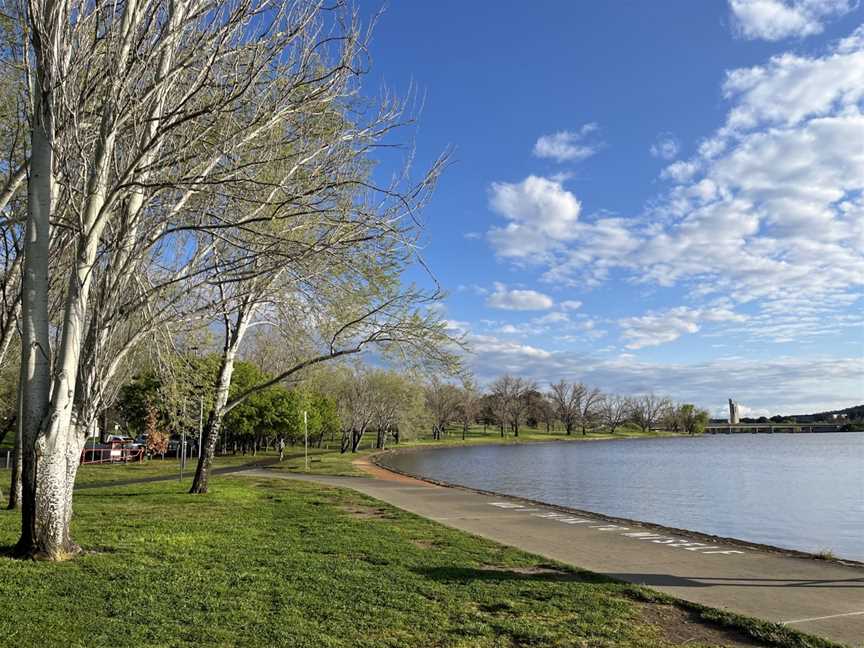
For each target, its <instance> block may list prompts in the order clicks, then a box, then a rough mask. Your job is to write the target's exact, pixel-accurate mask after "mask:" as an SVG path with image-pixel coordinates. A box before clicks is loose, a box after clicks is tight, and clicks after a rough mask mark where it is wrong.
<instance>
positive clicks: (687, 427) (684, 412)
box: [678, 403, 709, 435]
mask: <svg viewBox="0 0 864 648" xmlns="http://www.w3.org/2000/svg"><path fill="white" fill-rule="evenodd" d="M678 416H679V418H680V421H681V427H682V428H683V430H684V431H685V432H686V433H687V434H691V435H692V434H702V432H704V431H705V426H706V425H708V420H709V418H708V412H707V410H704V409H699V408H697V407H696V406H695V405H692V404H690V403H685V404H683V405H681V406H679V407H678Z"/></svg>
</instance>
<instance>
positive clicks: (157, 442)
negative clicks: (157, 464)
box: [144, 405, 168, 458]
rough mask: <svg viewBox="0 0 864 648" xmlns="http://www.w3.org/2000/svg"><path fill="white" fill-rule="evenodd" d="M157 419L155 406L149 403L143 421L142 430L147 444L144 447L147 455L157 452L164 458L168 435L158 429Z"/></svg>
mask: <svg viewBox="0 0 864 648" xmlns="http://www.w3.org/2000/svg"><path fill="white" fill-rule="evenodd" d="M158 421H159V419H158V416H157V415H156V408H155V407H153V406H152V405H150V406H149V407H148V408H147V418H146V419H145V421H144V431H145V433H146V434H147V445H146V446H145V448H146V450H147V454H148V455H150V456H153V455H157V454H158V455H162V457H163V458H164V457H165V453H166V452H167V451H168V435H167V434H165V433H164V432H163V431H162V430H160V429H159V427H158Z"/></svg>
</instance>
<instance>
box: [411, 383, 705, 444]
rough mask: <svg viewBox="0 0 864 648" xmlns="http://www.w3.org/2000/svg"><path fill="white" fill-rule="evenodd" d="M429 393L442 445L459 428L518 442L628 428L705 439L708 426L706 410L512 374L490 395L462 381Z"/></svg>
mask: <svg viewBox="0 0 864 648" xmlns="http://www.w3.org/2000/svg"><path fill="white" fill-rule="evenodd" d="M425 392H426V398H425V400H426V409H427V411H428V413H429V415H430V417H431V419H432V436H433V438H434V439H440V438H441V437H442V435H443V434H444V432H445V431H446V430H447V429H448V427H450V426H453V425H458V426H459V428H460V429H461V432H462V436H463V438H464V437H465V435H466V434H467V432H468V429H469V428H470V426H472V425H475V424H482V425H484V426H490V425H491V426H496V427H497V428H498V430H499V433H500V435H501V436H502V437H504V436H505V435H506V434H511V435H513V436H515V437H518V436H519V431H520V429H522V428H523V427H526V426H527V427H529V428H540V429H543V430H545V431H546V432H552V431H554V430H556V429H560V430H563V432H564V433H565V434H566V435H568V436H569V435H573V434H581V435H587V434H588V433H589V432H595V431H603V432H607V433H610V434H615V433H616V432H617V431H619V430H620V429H621V428H624V427H630V428H636V429H638V430H640V431H641V432H646V433H647V432H651V431H654V430H666V431H669V432H676V433H685V434H700V433H701V432H703V431H704V429H705V426H706V425H707V424H708V421H709V416H708V412H707V411H706V410H704V409H701V408H698V407H696V406H695V405H693V404H691V403H675V402H673V400H672V399H671V398H669V397H661V396H657V395H655V394H653V393H649V394H643V395H640V396H622V395H619V394H606V393H603V392H602V391H600V390H599V389H598V388H596V387H590V386H587V385H585V384H583V383H578V382H567V381H564V380H561V381H559V382H557V383H554V384H552V385H550V386H549V388H548V389H547V390H545V391H544V390H541V389H539V388H538V387H537V384H536V383H534V382H532V381H530V380H526V379H525V378H520V377H518V376H512V375H510V374H505V375H503V376H501V377H500V378H498V379H496V380H495V381H493V382H492V383H491V384H490V385H489V388H488V389H487V390H486V392H485V393H483V392H480V391H479V390H478V388H477V386H476V384H475V383H474V381H473V380H470V379H463V380H462V384H461V385H459V384H453V383H447V382H442V381H441V380H439V379H433V380H431V381H429V382H428V384H427V385H426V388H425Z"/></svg>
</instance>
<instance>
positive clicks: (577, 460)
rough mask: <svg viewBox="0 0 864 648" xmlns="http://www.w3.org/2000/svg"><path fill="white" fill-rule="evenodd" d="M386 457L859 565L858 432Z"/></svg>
mask: <svg viewBox="0 0 864 648" xmlns="http://www.w3.org/2000/svg"><path fill="white" fill-rule="evenodd" d="M388 461H389V462H390V464H391V465H392V466H394V467H395V468H397V469H399V470H403V471H405V472H409V473H413V474H416V475H424V476H426V477H430V478H432V479H439V480H442V481H447V482H451V483H456V484H462V485H465V486H471V487H474V488H480V489H484V490H491V491H496V492H499V493H506V494H509V495H515V496H520V497H527V498H530V499H534V500H540V501H543V502H548V503H550V504H560V505H564V506H570V507H573V508H578V509H582V510H586V511H594V512H597V513H606V514H608V515H612V516H616V517H624V518H629V519H632V520H642V521H645V522H655V523H658V524H662V525H666V526H671V527H677V528H682V529H691V530H694V531H701V532H704V533H711V534H716V535H721V536H727V537H733V538H740V539H742V540H749V541H751V542H760V543H764V544H770V545H775V546H779V547H786V548H790V549H799V550H802V551H810V552H816V551H821V550H824V549H829V550H831V551H833V552H834V554H836V555H838V556H841V557H844V558H852V559H855V560H862V561H864V434H860V433H858V434H856V433H848V434H842V433H838V434H739V435H708V436H705V437H699V438H670V439H628V440H620V441H590V442H585V443H541V444H528V445H521V446H476V447H468V448H447V449H438V450H427V451H418V452H410V453H405V454H401V455H396V456H395V457H392V458H389V459H388Z"/></svg>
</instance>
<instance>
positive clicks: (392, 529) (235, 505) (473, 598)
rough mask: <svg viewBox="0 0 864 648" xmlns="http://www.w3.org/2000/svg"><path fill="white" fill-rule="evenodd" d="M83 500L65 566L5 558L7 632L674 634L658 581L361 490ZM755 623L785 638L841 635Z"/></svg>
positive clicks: (796, 641) (12, 527)
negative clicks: (654, 616)
mask: <svg viewBox="0 0 864 648" xmlns="http://www.w3.org/2000/svg"><path fill="white" fill-rule="evenodd" d="M75 505H76V517H75V520H74V523H73V534H74V537H75V539H76V540H77V541H78V542H80V543H81V544H82V545H83V546H84V547H85V548H86V549H88V550H89V551H88V553H86V554H85V555H82V556H80V557H78V558H77V559H75V560H74V561H71V562H68V563H60V564H56V563H55V564H51V563H38V562H21V561H16V560H12V559H10V558H2V557H0V601H2V602H3V603H2V608H3V609H2V614H0V644H2V645H9V646H17V647H21V648H26V647H27V646H40V647H42V646H46V647H51V646H64V647H65V646H88V647H98V646H112V647H113V646H191V645H208V646H291V647H296V648H301V647H307V646H308V647H312V646H316V647H317V646H323V647H336V646H345V647H354V646H356V647H369V648H372V647H374V648H381V647H388V646H393V647H396V646H398V647H403V646H406V647H411V646H423V647H425V646H430V647H432V646H436V647H456V646H461V647H466V648H467V647H469V646H470V647H472V648H474V647H476V648H483V647H492V646H508V647H509V646H592V647H594V646H598V647H599V646H633V647H645V648H649V647H662V646H668V645H671V644H668V643H667V642H665V641H664V639H663V636H664V635H663V632H662V630H661V628H660V627H658V626H655V625H652V624H651V623H649V622H648V620H647V618H646V616H645V614H646V612H645V611H646V609H647V607H646V606H650V605H653V604H648V603H646V602H645V601H647V600H650V599H651V595H650V594H647V593H646V591H645V590H642V589H640V588H637V587H634V586H628V585H623V584H619V583H615V582H611V581H609V580H606V579H603V578H601V577H598V576H595V575H592V574H589V573H586V572H579V571H576V570H572V569H569V568H566V567H563V566H561V565H551V566H550V565H549V563H548V561H544V560H543V559H541V558H539V557H536V556H532V555H529V554H526V553H524V552H521V551H517V550H515V549H510V548H507V547H504V546H501V545H498V544H495V543H493V542H490V541H486V540H483V539H480V538H476V537H473V536H470V535H467V534H465V533H461V532H458V531H455V530H450V529H447V528H445V527H443V526H440V525H438V524H436V523H433V522H431V521H428V520H424V519H422V518H419V517H416V516H414V515H411V514H408V513H405V512H401V511H399V510H397V509H394V508H392V507H389V506H387V505H384V504H382V503H380V502H376V501H375V500H371V499H369V498H366V497H363V496H361V495H359V494H354V493H351V492H349V491H342V490H336V489H327V488H323V487H320V486H316V485H312V484H307V483H295V482H284V481H279V480H266V479H264V480H253V479H249V478H246V477H236V476H233V477H216V478H215V479H214V488H213V492H212V493H211V494H210V495H207V496H190V495H187V494H185V491H184V489H183V488H182V487H181V485H179V484H177V483H176V482H162V483H155V484H146V485H135V486H125V487H117V486H115V487H105V488H95V489H88V490H85V491H81V492H79V493H77V494H76V501H75ZM17 530H18V516H17V514H16V513H13V512H7V511H3V512H0V546H5V547H6V548H7V549H8V547H9V546H10V545H11V544H12V543H13V542H14V541H15V539H16V537H17ZM538 567H540V568H545V569H547V570H548V569H549V568H554V570H555V571H553V572H551V573H550V572H548V571H546V572H543V571H542V570H541V572H539V573H531V570H532V569H536V568H538ZM659 599H660V600H661V602H666V601H667V599H665V597H659ZM662 607H664V608H667V607H668V606H666V605H664V606H662ZM688 614H695V615H697V616H700V617H705V616H706V615H707V616H710V615H711V614H715V615H719V616H718V619H719V620H720V621H721V622H723V623H727V624H728V623H732V624H737V625H739V626H740V625H741V624H742V621H741V620H740V619H733V618H731V617H729V616H728V615H722V614H721V613H716V612H710V611H709V612H690V613H688ZM743 623H744V626H745V627H747V624H748V623H750V624H752V627H749V630H751V631H753V632H755V633H757V634H759V633H761V636H763V637H768V638H772V637H773V638H774V639H777V640H778V641H780V643H778V644H777V645H788V646H800V647H803V646H825V645H828V644H826V643H824V642H819V641H816V640H813V641H812V642H811V641H810V640H807V639H804V638H803V636H802V635H797V634H795V633H793V632H791V631H788V630H785V629H782V628H780V627H779V626H774V625H765V624H759V623H756V622H743ZM696 625H699V624H696ZM687 645H704V644H698V642H697V643H695V644H691V643H688V644H687Z"/></svg>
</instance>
